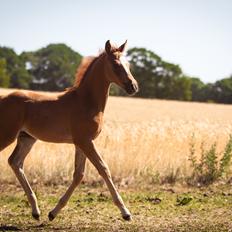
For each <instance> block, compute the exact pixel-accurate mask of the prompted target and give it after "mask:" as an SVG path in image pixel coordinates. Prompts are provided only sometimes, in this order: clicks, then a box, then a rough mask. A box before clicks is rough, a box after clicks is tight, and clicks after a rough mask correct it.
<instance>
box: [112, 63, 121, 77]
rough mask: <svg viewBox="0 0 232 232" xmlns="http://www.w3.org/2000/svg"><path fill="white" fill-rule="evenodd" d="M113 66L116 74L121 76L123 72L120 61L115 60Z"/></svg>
mask: <svg viewBox="0 0 232 232" xmlns="http://www.w3.org/2000/svg"><path fill="white" fill-rule="evenodd" d="M112 66H113V69H114V71H115V73H116V74H119V73H120V71H121V64H120V62H119V61H118V60H114V61H113V62H112Z"/></svg>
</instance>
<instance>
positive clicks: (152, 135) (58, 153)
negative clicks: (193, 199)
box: [0, 89, 232, 184]
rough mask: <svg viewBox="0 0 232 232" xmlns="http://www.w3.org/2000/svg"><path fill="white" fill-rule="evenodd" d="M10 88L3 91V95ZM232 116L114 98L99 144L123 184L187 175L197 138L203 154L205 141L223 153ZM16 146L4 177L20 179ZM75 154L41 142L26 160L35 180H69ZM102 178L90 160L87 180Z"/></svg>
mask: <svg viewBox="0 0 232 232" xmlns="http://www.w3.org/2000/svg"><path fill="white" fill-rule="evenodd" d="M7 92H8V90H3V89H1V90H0V93H1V94H4V93H7ZM231 115H232V106H231V105H219V104H206V103H188V102H177V101H165V100H144V99H136V98H121V97H110V99H109V102H108V105H107V108H106V112H105V125H104V128H103V131H102V133H101V135H100V136H99V138H98V139H97V140H96V143H97V146H98V148H99V150H100V152H101V154H102V156H103V157H104V158H105V160H106V162H107V163H108V164H109V166H110V169H111V172H112V175H113V177H114V178H115V179H116V180H119V181H120V182H121V184H123V183H130V184H132V183H133V182H134V183H136V182H137V183H138V181H142V180H143V178H145V180H147V181H149V182H151V181H156V177H157V176H156V174H157V173H159V174H160V175H161V176H164V177H168V176H172V175H175V173H176V172H177V171H178V174H179V175H185V176H186V175H188V174H189V163H188V155H189V144H190V142H191V141H192V136H193V135H194V138H195V143H196V145H197V152H198V153H199V152H200V144H201V143H202V142H204V143H205V144H206V146H210V145H211V144H212V143H214V142H217V144H218V150H219V151H221V150H222V149H223V148H224V146H225V144H226V142H227V140H228V138H229V134H231V133H232V117H231ZM13 148H14V144H13V145H11V146H9V147H8V148H6V149H5V150H4V151H2V152H1V155H0V170H1V172H0V180H1V181H3V180H4V181H12V182H14V181H15V177H14V176H13V174H12V171H11V170H10V169H9V168H8V165H7V159H8V157H9V154H10V153H11V152H12V149H13ZM73 153H74V149H73V146H71V145H67V144H62V145H57V144H49V143H43V142H37V144H36V145H35V146H34V148H33V149H32V151H31V153H30V154H29V156H28V158H27V160H26V165H25V168H26V172H27V173H28V175H29V176H30V179H31V180H32V181H33V182H41V181H42V182H46V183H49V182H61V181H62V182H63V181H68V180H70V178H71V174H72V170H73V158H74V157H73ZM99 179H100V178H99V177H98V175H96V171H95V170H94V169H93V167H92V166H91V165H90V164H89V163H88V167H87V170H86V176H85V180H86V181H98V180H99ZM136 180H137V181H136Z"/></svg>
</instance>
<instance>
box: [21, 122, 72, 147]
mask: <svg viewBox="0 0 232 232" xmlns="http://www.w3.org/2000/svg"><path fill="white" fill-rule="evenodd" d="M23 130H24V131H25V132H27V133H28V134H30V135H31V136H33V137H34V138H36V139H39V140H42V141H46V142H52V143H73V139H72V135H71V132H70V131H69V130H68V129H67V128H65V127H61V126H60V127H59V126H54V127H53V126H52V125H50V126H44V127H40V128H35V127H25V128H23Z"/></svg>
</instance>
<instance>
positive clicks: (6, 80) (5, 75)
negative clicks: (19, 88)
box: [0, 58, 10, 88]
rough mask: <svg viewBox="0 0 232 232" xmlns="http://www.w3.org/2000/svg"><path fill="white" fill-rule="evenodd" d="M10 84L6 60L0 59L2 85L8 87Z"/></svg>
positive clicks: (0, 84)
mask: <svg viewBox="0 0 232 232" xmlns="http://www.w3.org/2000/svg"><path fill="white" fill-rule="evenodd" d="M9 84H10V77H9V75H8V73H7V69H6V60H5V59H3V58H1V59H0V86H1V87H4V88H8V87H9Z"/></svg>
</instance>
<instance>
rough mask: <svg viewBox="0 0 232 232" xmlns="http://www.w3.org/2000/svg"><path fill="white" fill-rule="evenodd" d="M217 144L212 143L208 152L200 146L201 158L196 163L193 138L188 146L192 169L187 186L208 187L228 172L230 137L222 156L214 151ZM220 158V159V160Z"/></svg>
mask: <svg viewBox="0 0 232 232" xmlns="http://www.w3.org/2000/svg"><path fill="white" fill-rule="evenodd" d="M216 148H217V144H216V143H214V144H212V145H211V147H210V148H209V149H208V150H205V149H204V144H203V143H202V145H201V157H200V160H199V161H197V158H196V150H195V144H194V137H193V139H192V143H191V144H190V155H189V161H190V163H191V167H192V169H193V172H192V175H191V177H190V178H189V180H188V183H189V184H197V185H208V184H211V183H213V182H214V181H216V180H218V179H219V178H222V177H226V176H227V174H228V173H229V171H230V166H231V157H232V136H230V138H229V140H228V142H227V144H226V147H225V149H224V152H223V154H220V153H218V152H217V151H216ZM220 157H221V158H220Z"/></svg>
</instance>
